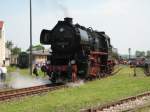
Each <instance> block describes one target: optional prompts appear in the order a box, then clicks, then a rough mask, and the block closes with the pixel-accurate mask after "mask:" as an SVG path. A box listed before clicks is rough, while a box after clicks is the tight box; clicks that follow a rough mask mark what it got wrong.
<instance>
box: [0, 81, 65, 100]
mask: <svg viewBox="0 0 150 112" xmlns="http://www.w3.org/2000/svg"><path fill="white" fill-rule="evenodd" d="M63 87H66V86H65V85H64V84H61V83H58V84H46V85H40V86H34V87H28V88H22V89H14V90H8V91H1V92H0V101H5V100H10V99H13V98H17V97H23V96H29V95H35V94H40V93H43V92H48V91H53V90H56V89H60V88H63Z"/></svg>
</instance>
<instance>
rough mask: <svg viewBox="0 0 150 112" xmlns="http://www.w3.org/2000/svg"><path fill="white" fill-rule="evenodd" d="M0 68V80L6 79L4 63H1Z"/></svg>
mask: <svg viewBox="0 0 150 112" xmlns="http://www.w3.org/2000/svg"><path fill="white" fill-rule="evenodd" d="M0 69H1V80H2V81H5V80H6V74H7V69H6V67H5V65H3V66H2V67H1V68H0Z"/></svg>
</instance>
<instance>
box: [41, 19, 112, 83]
mask: <svg viewBox="0 0 150 112" xmlns="http://www.w3.org/2000/svg"><path fill="white" fill-rule="evenodd" d="M40 42H41V43H42V44H45V45H51V49H52V52H51V55H50V57H49V58H48V61H49V62H50V63H49V64H48V71H47V74H48V75H49V77H50V80H51V81H52V82H56V81H57V80H63V81H66V80H67V81H76V80H77V79H79V78H82V79H85V78H95V77H103V76H104V75H106V74H108V73H109V74H110V73H111V72H112V70H113V66H114V63H113V61H112V60H109V59H108V57H109V55H110V54H109V52H110V51H111V50H112V46H111V44H110V38H109V37H108V36H107V35H106V34H105V32H99V31H94V30H93V29H92V28H86V27H84V26H81V25H79V24H73V22H72V18H69V17H66V18H64V21H58V23H57V24H56V25H55V27H54V28H53V29H52V30H45V29H43V30H42V32H41V35H40Z"/></svg>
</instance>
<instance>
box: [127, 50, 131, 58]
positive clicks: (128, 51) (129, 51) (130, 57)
mask: <svg viewBox="0 0 150 112" xmlns="http://www.w3.org/2000/svg"><path fill="white" fill-rule="evenodd" d="M128 52H129V60H130V58H131V48H129V49H128Z"/></svg>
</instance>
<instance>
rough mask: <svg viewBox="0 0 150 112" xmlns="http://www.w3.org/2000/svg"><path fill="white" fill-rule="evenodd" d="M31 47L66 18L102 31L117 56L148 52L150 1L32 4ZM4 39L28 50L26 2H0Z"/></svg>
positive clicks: (56, 0)
mask: <svg viewBox="0 0 150 112" xmlns="http://www.w3.org/2000/svg"><path fill="white" fill-rule="evenodd" d="M32 6H33V7H32V8H33V44H39V36H40V32H41V30H42V29H43V28H46V29H51V28H52V27H53V26H54V25H55V24H56V23H57V21H58V20H63V18H64V17H66V16H69V17H72V18H73V21H74V23H79V24H81V25H83V26H86V27H93V29H96V30H99V31H105V32H106V33H107V34H108V35H109V36H110V38H111V42H112V45H113V46H114V47H116V48H118V51H119V53H121V54H127V53H128V48H131V52H132V54H133V52H134V51H135V50H145V51H146V50H150V44H149V43H150V12H149V11H150V0H32ZM0 20H3V21H4V22H5V27H6V28H5V29H6V39H7V40H12V41H13V42H14V43H15V44H16V45H17V46H18V47H21V48H23V49H24V50H25V49H27V48H28V47H29V39H30V35H29V0H0Z"/></svg>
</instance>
